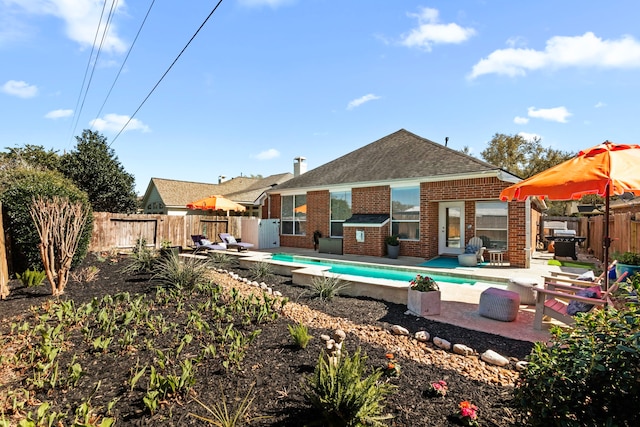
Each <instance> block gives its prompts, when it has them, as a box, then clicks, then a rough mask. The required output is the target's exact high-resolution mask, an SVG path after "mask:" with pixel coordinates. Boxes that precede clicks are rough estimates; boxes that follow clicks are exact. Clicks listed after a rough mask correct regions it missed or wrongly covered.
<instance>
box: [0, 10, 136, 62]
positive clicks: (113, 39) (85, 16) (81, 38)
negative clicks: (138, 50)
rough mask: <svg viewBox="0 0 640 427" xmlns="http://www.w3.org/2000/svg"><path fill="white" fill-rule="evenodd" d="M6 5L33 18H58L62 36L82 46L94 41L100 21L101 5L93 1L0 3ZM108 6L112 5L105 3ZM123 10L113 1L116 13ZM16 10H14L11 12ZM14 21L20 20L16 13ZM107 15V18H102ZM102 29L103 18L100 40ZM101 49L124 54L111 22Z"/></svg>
mask: <svg viewBox="0 0 640 427" xmlns="http://www.w3.org/2000/svg"><path fill="white" fill-rule="evenodd" d="M3 1H4V3H5V4H6V5H12V6H16V7H17V8H20V9H21V11H22V12H24V13H27V14H34V15H51V16H55V17H56V18H59V19H61V20H62V21H64V23H65V33H66V35H67V37H69V38H70V39H71V40H73V41H75V42H77V43H79V44H80V45H81V46H82V47H90V46H91V45H92V44H93V42H94V39H95V34H96V27H97V25H98V22H100V15H101V14H102V8H103V4H102V3H103V2H99V1H95V0H73V1H69V0H30V1H25V0H3ZM107 6H108V7H111V2H109V3H108V4H107ZM125 7H126V5H125V1H124V0H120V1H117V2H116V5H115V13H117V12H118V11H121V10H123V9H124V8H125ZM14 11H15V10H14ZM15 16H16V19H19V17H18V15H17V14H16V15H15ZM105 16H106V15H105ZM104 27H105V19H103V21H102V23H101V29H100V33H99V34H100V37H98V41H97V42H98V43H99V42H100V40H101V39H102V32H103V31H104ZM102 49H103V51H106V52H124V51H126V49H127V46H126V44H125V43H124V42H123V41H122V39H120V37H119V36H118V34H117V25H116V23H115V22H114V20H113V19H112V20H111V24H110V25H109V32H108V33H107V36H106V38H105V39H104V42H103V43H102Z"/></svg>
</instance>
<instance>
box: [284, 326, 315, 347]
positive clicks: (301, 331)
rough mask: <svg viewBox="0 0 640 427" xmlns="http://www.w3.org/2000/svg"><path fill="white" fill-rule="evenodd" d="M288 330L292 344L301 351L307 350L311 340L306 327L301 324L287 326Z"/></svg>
mask: <svg viewBox="0 0 640 427" xmlns="http://www.w3.org/2000/svg"><path fill="white" fill-rule="evenodd" d="M287 327H288V328H289V334H291V338H293V342H294V343H295V344H296V345H297V346H298V347H300V348H301V349H305V348H307V345H308V344H309V341H311V338H313V337H312V336H311V335H309V329H308V328H307V325H304V324H302V323H298V324H296V325H287Z"/></svg>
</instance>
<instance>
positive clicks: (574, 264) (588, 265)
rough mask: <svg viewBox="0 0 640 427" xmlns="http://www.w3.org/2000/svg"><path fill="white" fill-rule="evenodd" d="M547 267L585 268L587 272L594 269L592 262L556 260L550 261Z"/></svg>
mask: <svg viewBox="0 0 640 427" xmlns="http://www.w3.org/2000/svg"><path fill="white" fill-rule="evenodd" d="M549 265H557V266H558V267H572V268H586V269H588V270H593V268H594V267H595V266H594V265H593V263H592V262H578V261H559V260H557V259H550V260H549Z"/></svg>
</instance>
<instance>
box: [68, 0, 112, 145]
mask: <svg viewBox="0 0 640 427" xmlns="http://www.w3.org/2000/svg"><path fill="white" fill-rule="evenodd" d="M106 6H107V0H105V1H104V4H103V5H102V11H101V12H100V20H99V21H98V27H97V28H96V34H95V35H94V36H93V43H91V53H90V54H89V60H88V61H87V67H86V68H85V70H84V77H83V78H82V85H81V86H80V93H79V94H78V99H77V101H76V106H75V108H74V109H73V112H74V115H75V119H76V120H75V122H74V123H73V124H72V125H71V135H69V139H71V138H72V137H73V133H74V132H75V130H76V126H78V120H80V114H79V112H78V105H80V99H82V92H83V91H84V84H85V83H86V81H87V75H88V74H89V67H90V66H91V59H92V58H93V51H94V50H95V48H96V42H97V41H98V34H99V33H100V24H101V23H102V17H103V16H104V10H105V8H106Z"/></svg>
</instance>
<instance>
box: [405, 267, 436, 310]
mask: <svg viewBox="0 0 640 427" xmlns="http://www.w3.org/2000/svg"><path fill="white" fill-rule="evenodd" d="M407 308H408V309H409V311H411V312H412V313H414V314H417V315H418V316H422V317H425V316H433V315H436V314H440V288H439V287H438V283H437V282H436V281H435V280H433V279H432V278H431V277H429V276H423V275H421V274H418V275H417V276H416V278H415V279H413V280H411V281H410V282H409V291H408V295H407Z"/></svg>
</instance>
